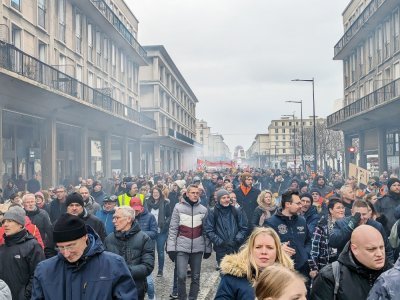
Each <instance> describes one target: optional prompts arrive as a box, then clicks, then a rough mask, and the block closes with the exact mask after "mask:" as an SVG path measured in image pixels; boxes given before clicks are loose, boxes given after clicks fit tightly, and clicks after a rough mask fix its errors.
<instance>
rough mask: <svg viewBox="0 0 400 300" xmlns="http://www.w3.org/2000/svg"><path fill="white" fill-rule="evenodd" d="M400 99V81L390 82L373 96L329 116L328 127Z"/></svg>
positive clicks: (368, 96) (367, 96) (369, 95)
mask: <svg viewBox="0 0 400 300" xmlns="http://www.w3.org/2000/svg"><path fill="white" fill-rule="evenodd" d="M398 97H400V79H396V80H394V81H392V82H390V83H389V84H387V85H385V86H383V87H381V88H379V89H377V90H376V91H374V92H372V93H371V94H368V95H366V96H364V97H362V98H360V99H358V100H356V101H355V102H353V103H350V104H349V105H347V106H346V107H343V108H342V109H340V110H338V111H337V112H335V113H333V114H331V115H329V116H328V118H327V125H328V127H331V126H334V125H336V124H338V123H341V122H343V121H346V120H348V119H349V118H351V117H354V116H356V115H359V114H363V113H365V112H367V111H369V110H371V109H373V108H375V107H376V106H378V105H380V104H382V103H384V102H387V101H390V100H393V99H395V98H398Z"/></svg>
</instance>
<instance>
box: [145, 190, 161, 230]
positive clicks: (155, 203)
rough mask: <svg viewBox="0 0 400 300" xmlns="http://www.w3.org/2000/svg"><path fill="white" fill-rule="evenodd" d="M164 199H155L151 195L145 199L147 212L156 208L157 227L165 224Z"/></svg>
mask: <svg viewBox="0 0 400 300" xmlns="http://www.w3.org/2000/svg"><path fill="white" fill-rule="evenodd" d="M164 201H165V200H164V199H159V200H158V201H155V200H154V198H153V197H150V198H149V199H148V201H147V206H148V208H149V212H150V213H151V210H152V209H158V221H157V223H158V227H159V228H160V229H162V228H163V227H164V225H165V205H164Z"/></svg>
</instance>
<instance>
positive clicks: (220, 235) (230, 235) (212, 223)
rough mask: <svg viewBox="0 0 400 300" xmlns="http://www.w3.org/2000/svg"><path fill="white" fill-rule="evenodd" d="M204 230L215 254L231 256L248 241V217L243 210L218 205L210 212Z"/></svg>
mask: <svg viewBox="0 0 400 300" xmlns="http://www.w3.org/2000/svg"><path fill="white" fill-rule="evenodd" d="M234 211H236V212H234ZM204 229H205V232H206V235H207V237H208V238H209V239H210V240H211V242H212V243H213V246H214V250H215V252H219V253H222V254H230V253H233V252H236V251H237V250H238V249H239V247H240V246H241V245H242V244H243V242H244V241H245V239H246V234H247V219H246V215H245V213H244V212H243V211H242V210H241V208H235V207H233V206H231V205H229V206H228V207H224V206H222V205H221V204H219V203H217V204H216V205H215V207H214V209H210V210H209V211H208V213H207V216H206V219H205V223H204ZM226 242H233V243H234V246H233V247H231V246H229V245H226Z"/></svg>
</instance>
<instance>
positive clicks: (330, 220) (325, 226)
mask: <svg viewBox="0 0 400 300" xmlns="http://www.w3.org/2000/svg"><path fill="white" fill-rule="evenodd" d="M342 218H344V206H343V204H342V202H341V201H340V199H339V198H333V197H332V198H331V199H330V200H329V203H328V214H327V215H323V216H322V218H321V219H320V221H319V222H318V224H317V226H316V227H315V230H314V232H313V237H312V240H311V253H310V257H311V258H310V259H309V260H308V264H309V265H310V270H311V271H310V276H311V278H315V277H316V276H317V274H318V271H319V270H321V269H322V268H323V267H324V266H325V265H327V264H329V263H332V262H334V261H336V260H337V258H338V256H339V254H340V253H338V252H337V249H336V248H332V247H330V246H329V236H330V234H331V233H332V231H333V225H334V224H335V222H336V221H337V220H340V219H342Z"/></svg>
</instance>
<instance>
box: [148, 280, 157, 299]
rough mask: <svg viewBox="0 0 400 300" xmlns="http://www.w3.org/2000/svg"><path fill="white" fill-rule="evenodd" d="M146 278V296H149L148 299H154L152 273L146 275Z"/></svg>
mask: <svg viewBox="0 0 400 300" xmlns="http://www.w3.org/2000/svg"><path fill="white" fill-rule="evenodd" d="M146 280H147V296H148V297H149V299H154V296H155V290H154V279H153V274H150V275H149V276H147V277H146Z"/></svg>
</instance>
